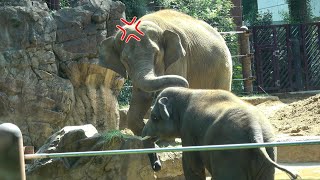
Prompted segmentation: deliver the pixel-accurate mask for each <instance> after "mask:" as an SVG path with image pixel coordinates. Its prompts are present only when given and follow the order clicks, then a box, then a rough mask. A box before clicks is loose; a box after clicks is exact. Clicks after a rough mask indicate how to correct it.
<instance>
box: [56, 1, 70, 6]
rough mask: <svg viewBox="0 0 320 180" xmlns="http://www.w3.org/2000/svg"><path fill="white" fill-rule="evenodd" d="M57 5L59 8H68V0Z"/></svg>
mask: <svg viewBox="0 0 320 180" xmlns="http://www.w3.org/2000/svg"><path fill="white" fill-rule="evenodd" d="M59 5H60V8H66V7H70V3H69V0H60V1H59Z"/></svg>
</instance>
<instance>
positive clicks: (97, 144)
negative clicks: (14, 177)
mask: <svg viewBox="0 0 320 180" xmlns="http://www.w3.org/2000/svg"><path fill="white" fill-rule="evenodd" d="M138 148H143V145H142V141H141V140H140V139H139V138H138V137H135V136H130V135H127V134H124V133H122V132H119V131H113V132H110V133H106V134H99V133H98V132H97V130H96V129H95V128H94V127H93V126H92V125H85V126H71V127H65V128H63V129H61V130H60V131H58V132H57V133H55V134H54V135H52V136H51V137H50V138H49V139H48V141H47V143H46V144H45V145H44V146H42V147H41V148H40V150H39V151H38V152H37V153H58V152H76V151H102V150H114V149H138ZM26 169H27V179H30V180H40V179H41V180H42V179H51V180H55V179H56V180H58V179H59V180H60V179H72V180H77V179H79V180H80V179H97V180H98V179H101V180H104V179H113V180H117V179H119V180H120V179H121V180H126V179H128V180H131V179H134V180H152V179H155V176H154V172H153V170H152V169H151V167H150V165H149V159H148V156H147V155H146V154H136V155H134V154H132V155H112V156H106V155H105V156H94V157H73V158H53V159H51V158H47V159H37V160H34V161H33V162H32V164H29V165H27V168H26Z"/></svg>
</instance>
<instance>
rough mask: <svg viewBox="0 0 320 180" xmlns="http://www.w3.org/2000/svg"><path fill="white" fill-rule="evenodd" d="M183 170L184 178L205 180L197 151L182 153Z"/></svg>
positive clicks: (203, 168)
mask: <svg viewBox="0 0 320 180" xmlns="http://www.w3.org/2000/svg"><path fill="white" fill-rule="evenodd" d="M182 164H183V172H184V176H185V178H186V180H205V179H206V174H205V167H204V164H203V162H202V160H201V157H200V153H199V152H183V153H182Z"/></svg>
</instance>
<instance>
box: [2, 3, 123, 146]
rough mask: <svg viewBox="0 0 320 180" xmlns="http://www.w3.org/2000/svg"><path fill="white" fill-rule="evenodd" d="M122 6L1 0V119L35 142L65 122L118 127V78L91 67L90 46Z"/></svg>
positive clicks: (26, 140)
mask: <svg viewBox="0 0 320 180" xmlns="http://www.w3.org/2000/svg"><path fill="white" fill-rule="evenodd" d="M124 10H125V7H124V5H123V4H122V3H120V2H113V1H111V0H82V1H70V7H69V8H64V9H60V10H58V11H50V10H49V9H48V7H47V5H46V3H45V2H44V1H41V0H38V1H37V0H35V1H29V0H3V1H1V2H0V40H1V41H0V123H4V122H12V123H14V124H16V125H18V126H19V128H20V129H21V131H22V133H23V135H24V144H25V145H33V146H35V147H36V148H38V147H40V146H41V145H43V143H44V142H45V140H46V139H47V138H48V137H49V136H50V135H52V134H53V133H54V132H56V131H57V130H59V129H60V128H62V127H64V126H66V125H82V124H92V125H93V126H95V127H96V128H97V129H98V131H100V132H101V131H106V130H109V129H118V128H119V113H118V103H117V99H116V95H117V93H118V92H119V90H120V88H121V86H122V84H123V82H124V79H122V78H121V77H120V76H118V75H117V74H116V73H114V72H113V71H111V70H107V69H105V68H102V67H99V66H97V65H95V64H96V63H97V61H98V59H97V46H98V45H99V43H100V42H101V41H102V40H103V39H105V38H106V37H107V35H111V34H112V33H113V32H114V31H115V26H114V24H115V23H117V22H116V21H117V20H119V19H120V18H121V17H124Z"/></svg>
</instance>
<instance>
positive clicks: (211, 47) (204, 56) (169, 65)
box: [98, 10, 232, 135]
mask: <svg viewBox="0 0 320 180" xmlns="http://www.w3.org/2000/svg"><path fill="white" fill-rule="evenodd" d="M132 23H133V22H132ZM122 28H123V29H124V30H126V34H124V33H123V32H122V31H120V30H119V31H117V32H116V33H115V35H113V36H110V37H108V38H106V39H105V40H103V41H102V42H101V44H100V45H99V49H98V53H99V63H98V65H99V66H102V67H104V68H108V69H111V70H113V71H115V72H116V73H118V74H120V75H121V76H123V77H125V78H127V77H129V78H130V79H131V80H132V86H133V88H132V97H131V100H130V107H129V110H128V119H127V120H128V128H129V129H131V130H132V131H133V133H134V134H136V135H140V134H141V132H142V129H143V127H144V123H143V118H144V116H145V114H146V113H147V112H148V110H149V109H150V107H151V105H152V100H153V96H154V94H155V93H157V92H160V91H161V90H162V89H164V88H166V87H174V86H178V87H190V88H200V89H224V90H230V89H231V81H232V59H231V54H230V51H229V49H228V47H227V45H226V43H225V41H224V39H223V37H222V36H221V35H220V34H219V32H218V31H217V30H216V29H215V28H213V27H211V26H210V25H209V24H207V23H205V22H204V21H201V20H197V19H194V18H192V17H190V16H188V15H186V14H183V13H180V12H177V11H175V10H160V11H157V12H154V13H150V14H147V15H145V16H143V17H141V18H140V19H139V20H138V21H137V22H136V23H134V24H133V25H125V26H123V27H122ZM136 29H138V30H140V31H141V32H142V33H143V34H144V35H141V34H139V33H138V32H137V30H136ZM130 34H134V35H136V36H137V37H138V38H140V39H139V40H135V39H133V38H131V39H129V41H128V42H126V41H124V37H125V36H127V38H128V36H130Z"/></svg>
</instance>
